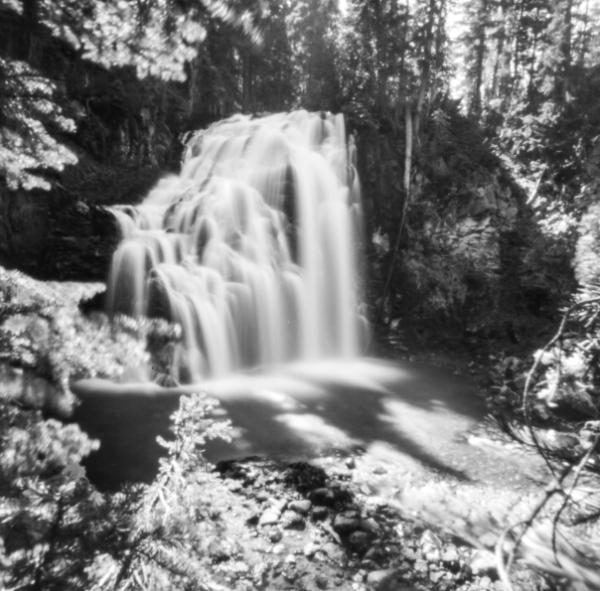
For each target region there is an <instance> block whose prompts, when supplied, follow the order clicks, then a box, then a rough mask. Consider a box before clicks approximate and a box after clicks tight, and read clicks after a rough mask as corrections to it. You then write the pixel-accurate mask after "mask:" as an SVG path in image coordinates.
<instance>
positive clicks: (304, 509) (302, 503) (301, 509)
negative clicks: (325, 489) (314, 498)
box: [288, 499, 312, 515]
mask: <svg viewBox="0 0 600 591" xmlns="http://www.w3.org/2000/svg"><path fill="white" fill-rule="evenodd" d="M311 507H312V503H311V502H310V501H309V500H308V499H301V500H298V501H290V503H289V504H288V509H290V511H295V512H296V513H298V514H299V515H308V512H309V511H310V508H311Z"/></svg>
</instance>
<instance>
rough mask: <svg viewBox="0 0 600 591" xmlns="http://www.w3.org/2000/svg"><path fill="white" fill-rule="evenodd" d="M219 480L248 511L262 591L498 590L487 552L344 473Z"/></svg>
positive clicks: (228, 473) (233, 467)
mask: <svg viewBox="0 0 600 591" xmlns="http://www.w3.org/2000/svg"><path fill="white" fill-rule="evenodd" d="M331 461H332V462H333V461H335V459H332V460H331ZM347 465H350V466H354V465H355V464H354V463H353V462H350V463H348V464H347ZM218 470H219V471H220V473H221V474H222V476H223V478H225V480H226V482H228V483H229V487H230V489H231V490H234V491H235V493H236V495H239V496H240V504H241V505H243V506H246V507H248V508H249V511H250V514H251V517H250V518H249V519H248V521H247V523H246V526H247V527H248V528H249V529H250V530H251V538H252V537H255V538H256V539H257V540H258V541H259V544H258V548H259V552H261V553H262V554H263V559H262V560H261V562H262V564H263V565H264V567H265V572H266V573H267V576H266V579H265V582H264V586H262V587H261V589H268V590H273V591H275V590H278V591H279V590H288V589H289V590H292V589H294V590H296V589H297V590H305V591H316V590H318V589H344V590H346V589H348V590H353V591H401V590H405V591H408V590H409V589H410V590H422V591H425V590H429V591H436V590H440V591H442V590H443V591H450V590H461V591H479V590H484V589H485V590H488V589H492V590H494V589H498V590H500V589H501V588H502V586H501V583H500V582H499V581H498V580H497V574H496V572H495V570H494V565H492V564H491V563H489V561H487V560H485V561H484V560H483V557H484V558H486V559H487V558H488V557H489V555H490V553H489V552H487V551H484V550H481V549H477V548H473V547H471V546H470V545H469V544H467V543H460V542H458V541H457V539H456V538H454V537H452V536H449V535H448V534H444V533H443V532H436V531H434V530H433V529H432V528H431V525H428V524H427V523H426V522H424V521H422V520H420V519H417V518H414V517H411V516H409V515H407V514H405V513H404V512H403V511H402V510H401V509H399V508H398V507H397V506H395V505H394V504H393V503H391V504H388V503H386V502H385V501H382V499H380V498H377V497H375V496H373V495H369V494H363V493H362V492H361V491H360V490H359V487H357V486H356V484H355V483H354V478H353V472H352V469H351V468H347V467H340V466H339V464H338V465H337V468H336V470H335V471H331V472H329V471H327V472H326V471H324V470H323V469H321V468H318V467H316V466H315V465H313V464H308V463H303V462H297V463H293V464H289V465H279V464H277V463H275V462H271V461H267V460H262V459H256V458H255V459H249V460H247V461H239V462H223V463H221V464H219V466H218ZM316 502H319V503H323V504H315V503H316ZM255 548H256V546H255ZM492 557H493V556H492ZM515 576H516V577H517V578H518V581H519V587H518V588H519V589H523V590H525V591H527V590H529V589H531V590H533V589H537V588H540V587H539V585H541V584H542V579H541V578H540V577H539V576H536V575H534V574H532V573H530V572H527V571H524V570H522V569H517V571H516V573H515Z"/></svg>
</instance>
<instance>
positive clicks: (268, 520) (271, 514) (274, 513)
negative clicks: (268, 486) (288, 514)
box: [258, 501, 285, 525]
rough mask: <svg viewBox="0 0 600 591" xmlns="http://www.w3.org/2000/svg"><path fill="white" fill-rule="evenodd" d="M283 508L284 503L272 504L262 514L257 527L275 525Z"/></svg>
mask: <svg viewBox="0 0 600 591" xmlns="http://www.w3.org/2000/svg"><path fill="white" fill-rule="evenodd" d="M284 507H285V501H277V502H276V503H273V504H272V505H271V506H270V507H269V508H267V509H266V510H265V511H264V512H263V513H262V515H261V516H260V519H259V520H258V525H275V524H276V523H278V522H279V517H280V516H281V513H282V512H283V508H284Z"/></svg>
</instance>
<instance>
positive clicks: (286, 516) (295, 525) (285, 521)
mask: <svg viewBox="0 0 600 591" xmlns="http://www.w3.org/2000/svg"><path fill="white" fill-rule="evenodd" d="M280 521H281V525H282V527H284V528H285V529H304V528H305V527H306V523H305V521H304V518H303V517H302V516H301V515H299V514H298V513H296V512H295V511H285V512H284V513H283V515H282V516H281V520H280Z"/></svg>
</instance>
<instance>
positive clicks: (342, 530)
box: [333, 511, 360, 536]
mask: <svg viewBox="0 0 600 591" xmlns="http://www.w3.org/2000/svg"><path fill="white" fill-rule="evenodd" d="M333 529H334V530H335V531H336V532H337V533H338V534H340V536H348V535H350V534H351V533H352V532H354V531H356V530H358V529H360V519H359V518H358V515H357V514H356V512H355V511H347V512H345V513H340V514H339V515H336V516H335V519H334V520H333Z"/></svg>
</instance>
